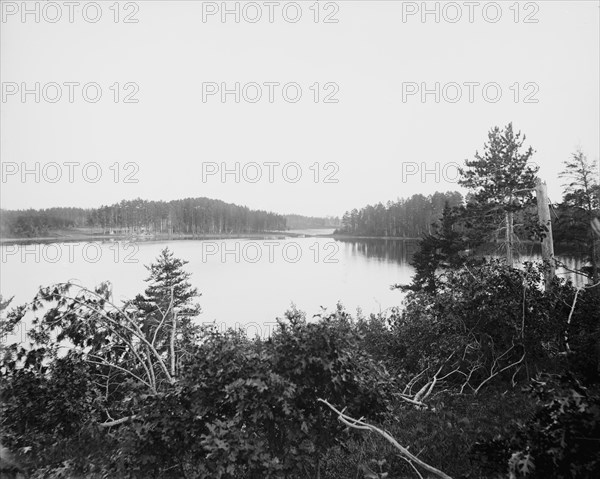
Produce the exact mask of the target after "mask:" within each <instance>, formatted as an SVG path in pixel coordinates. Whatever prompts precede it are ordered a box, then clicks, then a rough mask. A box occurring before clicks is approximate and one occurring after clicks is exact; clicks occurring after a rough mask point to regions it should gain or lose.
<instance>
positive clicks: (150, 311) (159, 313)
mask: <svg viewBox="0 0 600 479" xmlns="http://www.w3.org/2000/svg"><path fill="white" fill-rule="evenodd" d="M187 263H188V261H184V260H181V259H179V258H175V257H174V255H173V252H172V251H171V250H170V249H169V248H168V247H166V248H164V249H163V250H162V251H161V252H160V254H159V256H158V257H157V258H156V261H155V262H154V263H152V264H150V265H148V266H146V269H147V270H148V271H149V272H150V276H149V277H148V278H146V280H145V281H146V282H147V283H149V285H148V287H147V288H146V290H145V291H144V294H139V295H137V296H136V298H135V299H134V300H133V301H132V303H133V304H134V305H135V306H136V307H137V308H138V309H139V310H140V311H141V315H142V317H143V320H142V321H143V329H144V332H145V333H146V334H147V335H151V336H152V335H154V332H155V330H156V328H158V327H159V326H160V325H161V324H162V325H163V326H160V327H161V329H160V331H159V333H158V335H157V336H158V338H159V344H160V349H163V348H164V346H165V344H166V343H167V342H168V341H169V336H170V333H171V330H172V324H173V315H175V318H176V329H177V331H176V333H177V335H178V338H179V339H182V338H183V339H186V340H191V339H192V337H193V335H194V331H195V328H194V326H193V323H192V319H193V318H194V317H196V316H198V315H199V314H200V312H201V308H200V305H199V304H197V303H195V302H194V300H195V299H196V298H197V297H199V296H200V294H199V293H198V290H197V288H193V287H192V285H191V283H190V282H189V281H188V279H189V278H190V276H191V273H188V272H186V271H184V270H183V267H184V266H185V265H186V264H187Z"/></svg>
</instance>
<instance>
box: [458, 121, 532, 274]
mask: <svg viewBox="0 0 600 479" xmlns="http://www.w3.org/2000/svg"><path fill="white" fill-rule="evenodd" d="M524 142H525V136H524V135H523V136H521V132H519V133H516V134H515V133H514V132H513V126H512V123H509V124H508V125H507V126H506V127H505V128H504V129H503V130H501V129H500V128H499V127H495V128H493V129H492V130H490V132H489V134H488V142H487V143H486V144H485V145H484V151H483V154H480V153H479V152H476V153H475V160H467V161H466V162H465V165H466V169H465V168H463V169H461V170H460V173H461V179H460V180H459V184H460V185H462V186H464V187H466V188H468V189H469V190H471V193H472V195H471V197H472V199H473V200H474V201H475V202H476V203H477V204H478V205H479V206H481V207H484V209H485V210H486V213H485V214H486V215H487V214H488V213H490V212H494V211H497V212H503V213H504V217H505V226H504V230H505V238H506V240H505V241H506V258H507V263H508V264H509V265H510V266H512V263H513V242H514V232H513V222H514V221H513V215H514V213H515V211H518V210H520V209H523V207H524V206H525V205H526V204H528V203H530V202H532V200H533V190H534V188H535V181H536V174H537V171H538V169H539V167H537V166H536V167H534V166H531V165H528V164H527V163H528V161H529V160H530V159H531V156H532V155H533V149H532V148H531V147H529V148H528V149H526V150H524V151H523V150H522V148H523V144H524Z"/></svg>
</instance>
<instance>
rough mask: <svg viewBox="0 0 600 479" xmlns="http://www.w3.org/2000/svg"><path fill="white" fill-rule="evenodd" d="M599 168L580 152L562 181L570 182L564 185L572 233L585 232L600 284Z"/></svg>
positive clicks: (567, 166) (593, 273)
mask: <svg viewBox="0 0 600 479" xmlns="http://www.w3.org/2000/svg"><path fill="white" fill-rule="evenodd" d="M597 170H598V164H597V163H596V162H595V161H589V160H588V158H587V156H586V155H585V154H584V153H583V152H582V151H581V150H577V151H576V152H575V153H573V155H572V156H571V158H570V159H569V160H566V161H565V162H564V170H563V171H562V172H561V174H560V177H561V178H564V179H566V180H568V182H567V183H566V184H565V185H564V192H563V206H564V207H566V208H568V209H571V214H570V215H569V217H570V220H571V221H570V223H571V224H570V225H569V230H571V231H573V230H580V231H582V232H585V236H584V238H585V240H584V241H585V243H587V245H588V247H589V254H590V262H591V265H592V267H591V278H592V281H593V282H597V281H599V280H600V264H599V263H600V257H599V256H600V238H598V235H597V234H595V231H594V224H595V221H597V220H598V218H600V180H599V179H598V171H597Z"/></svg>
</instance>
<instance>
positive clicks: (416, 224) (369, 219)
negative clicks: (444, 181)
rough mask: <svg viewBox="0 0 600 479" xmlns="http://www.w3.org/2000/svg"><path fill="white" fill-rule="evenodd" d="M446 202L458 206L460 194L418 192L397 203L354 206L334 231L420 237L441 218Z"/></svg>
mask: <svg viewBox="0 0 600 479" xmlns="http://www.w3.org/2000/svg"><path fill="white" fill-rule="evenodd" d="M446 202H448V204H449V206H450V207H454V206H460V205H461V204H462V202H463V197H462V195H461V194H460V193H458V192H455V191H453V192H449V193H439V192H435V193H434V194H433V195H429V196H424V195H421V194H417V195H413V196H411V197H410V198H408V199H398V200H397V201H396V202H392V201H388V202H387V204H385V205H383V204H382V203H378V204H376V205H368V206H365V207H364V208H361V209H360V210H357V209H356V208H355V209H353V210H352V211H347V212H346V213H345V214H344V216H343V218H342V225H341V227H340V228H339V229H337V230H336V234H347V235H356V236H393V237H403V238H420V237H421V236H423V235H424V234H426V233H431V228H432V224H433V223H435V222H437V221H438V220H439V219H440V218H441V216H442V212H443V210H444V205H445V204H446Z"/></svg>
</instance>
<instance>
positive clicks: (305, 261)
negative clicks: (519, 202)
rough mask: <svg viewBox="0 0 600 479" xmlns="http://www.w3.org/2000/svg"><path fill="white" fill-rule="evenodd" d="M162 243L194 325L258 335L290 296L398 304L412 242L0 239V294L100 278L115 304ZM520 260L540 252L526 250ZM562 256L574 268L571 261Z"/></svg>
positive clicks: (20, 297)
mask: <svg viewBox="0 0 600 479" xmlns="http://www.w3.org/2000/svg"><path fill="white" fill-rule="evenodd" d="M310 233H314V232H312V231H311V232H310ZM165 246H168V247H169V248H170V249H171V250H172V251H173V252H174V254H175V256H176V257H179V258H182V259H185V260H187V261H189V263H188V264H187V265H186V267H185V269H186V270H187V271H189V272H190V273H192V276H191V278H190V281H191V283H192V284H193V286H195V287H197V288H198V290H199V291H200V292H201V293H202V296H201V297H200V299H199V302H200V304H201V306H202V309H203V313H202V315H201V316H200V321H201V322H216V323H217V325H219V326H220V327H223V328H224V327H226V326H230V327H237V328H244V329H246V330H247V331H248V332H250V333H251V334H254V333H253V332H256V333H259V334H261V335H266V334H268V332H269V331H270V329H272V327H273V324H274V321H275V318H277V317H281V316H282V315H283V313H284V312H285V311H286V310H287V309H288V308H289V307H290V306H291V304H292V303H293V304H295V305H296V306H297V307H298V308H299V309H301V310H303V311H305V312H306V313H307V315H308V316H309V317H310V316H312V315H314V314H317V313H319V312H321V306H323V307H326V308H328V309H329V310H333V309H334V308H335V306H336V303H337V302H338V301H339V302H341V303H342V304H343V305H344V306H345V307H346V309H347V310H348V311H349V312H351V313H355V312H356V310H357V308H361V310H362V311H363V313H364V314H369V313H372V312H379V311H383V310H385V309H386V308H390V307H392V306H398V305H400V303H401V301H402V293H401V292H399V291H397V290H395V291H392V290H390V285H392V284H395V283H404V284H406V283H409V282H410V279H411V276H412V275H413V274H414V271H413V268H412V267H411V266H410V265H409V261H410V258H411V256H412V254H413V253H414V251H415V250H416V248H417V243H416V242H415V241H402V240H390V239H387V240H386V239H369V240H364V239H352V240H337V239H333V238H327V237H283V236H273V237H263V238H250V239H211V240H197V239H196V240H169V241H142V242H137V243H125V242H113V241H106V242H91V243H85V242H79V243H77V242H75V243H47V244H42V243H35V244H27V245H25V244H21V245H2V246H0V254H1V256H2V257H1V266H2V268H1V272H0V293H1V294H2V296H3V297H4V298H7V297H11V296H14V297H15V298H14V300H13V303H12V305H13V306H14V305H17V304H21V303H23V302H26V301H29V300H31V299H32V298H33V296H34V295H35V293H36V291H37V289H38V287H39V286H48V285H51V284H54V283H58V282H65V281H75V282H77V283H79V284H82V285H84V286H86V287H89V288H92V287H94V286H95V285H98V284H99V283H100V282H102V281H106V280H109V281H111V282H112V284H113V295H114V300H115V302H117V304H119V302H120V301H121V300H126V299H129V298H132V297H134V296H135V295H136V294H137V293H140V292H142V291H143V290H144V288H145V285H146V283H145V282H144V279H145V278H147V276H148V272H147V271H146V269H145V268H144V265H147V264H149V263H151V262H152V261H153V260H154V259H155V258H156V257H157V255H158V254H159V252H160V250H161V249H162V248H164V247H165ZM527 257H530V258H532V259H539V258H538V255H537V253H536V252H535V251H530V252H528V253H527ZM563 260H564V261H566V262H567V263H568V264H569V267H571V268H573V269H575V268H576V267H580V266H581V264H580V262H578V261H577V260H576V259H575V258H563ZM578 283H580V285H581V284H583V283H582V280H581V279H580V280H578Z"/></svg>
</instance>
